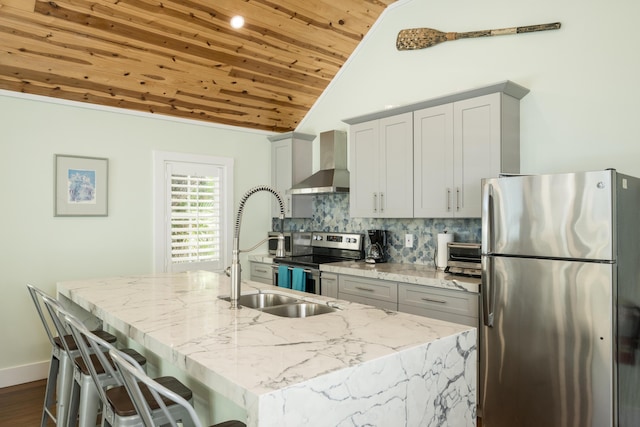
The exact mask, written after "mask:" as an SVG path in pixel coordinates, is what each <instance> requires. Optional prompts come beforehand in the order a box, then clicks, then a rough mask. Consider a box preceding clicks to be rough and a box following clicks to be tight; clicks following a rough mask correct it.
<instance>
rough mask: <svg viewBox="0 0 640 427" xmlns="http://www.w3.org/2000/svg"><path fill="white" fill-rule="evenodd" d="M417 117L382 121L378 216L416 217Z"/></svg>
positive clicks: (406, 116)
mask: <svg viewBox="0 0 640 427" xmlns="http://www.w3.org/2000/svg"><path fill="white" fill-rule="evenodd" d="M412 124H413V114H412V113H405V114H399V115H397V116H393V117H387V118H384V119H381V120H380V166H379V175H380V190H379V192H378V217H382V218H412V217H413V125H412Z"/></svg>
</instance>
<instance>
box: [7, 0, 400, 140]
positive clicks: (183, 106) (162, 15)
mask: <svg viewBox="0 0 640 427" xmlns="http://www.w3.org/2000/svg"><path fill="white" fill-rule="evenodd" d="M394 1H395V0H162V1H157V0H55V1H39V0H0V89H6V90H10V91H17V92H24V93H29V94H37V95H44V96H49V97H55V98H62V99H68V100H74V101H81V102H88V103H92V104H99V105H107V106H113V107H121V108H126V109H131V110H139V111H149V112H152V113H156V114H163V115H170V116H176V117H182V118H190V119H198V120H204V121H208V122H214V123H221V124H226V125H232V126H241V127H246V128H253V129H262V130H269V131H275V132H287V131H291V130H294V129H295V128H296V126H297V124H298V123H299V122H300V120H301V119H302V118H303V117H304V115H305V114H306V113H307V112H308V111H309V109H310V108H311V106H312V105H313V103H314V102H315V101H316V99H317V98H318V97H319V96H320V94H321V93H322V91H323V90H324V89H325V88H326V87H327V85H328V84H329V82H330V81H331V79H332V78H333V77H334V76H335V75H336V73H337V72H338V70H339V69H340V67H341V66H342V65H343V64H344V63H345V61H346V60H347V58H348V57H349V55H350V54H351V53H352V52H353V50H354V49H355V48H356V46H357V45H358V43H359V42H360V41H361V40H362V38H363V37H364V35H365V34H366V33H367V31H368V30H369V29H370V28H371V26H372V25H373V23H374V22H375V21H376V19H377V18H378V17H379V16H380V14H381V13H382V11H383V10H384V9H385V8H386V7H387V6H388V5H389V4H391V3H393V2H394ZM234 15H242V16H244V18H245V21H246V23H245V26H244V27H243V28H242V29H239V30H235V29H233V28H231V27H230V25H229V21H230V19H231V17H232V16H234ZM394 42H395V41H394V40H390V41H389V43H394Z"/></svg>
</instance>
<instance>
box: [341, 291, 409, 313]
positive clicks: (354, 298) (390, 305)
mask: <svg viewBox="0 0 640 427" xmlns="http://www.w3.org/2000/svg"><path fill="white" fill-rule="evenodd" d="M338 298H339V299H343V300H345V301H351V302H357V303H358V304H364V305H370V306H373V307H378V308H384V309H385V310H392V311H398V304H397V303H395V302H390V301H383V300H379V299H375V298H366V297H361V296H360V295H352V294H345V293H338Z"/></svg>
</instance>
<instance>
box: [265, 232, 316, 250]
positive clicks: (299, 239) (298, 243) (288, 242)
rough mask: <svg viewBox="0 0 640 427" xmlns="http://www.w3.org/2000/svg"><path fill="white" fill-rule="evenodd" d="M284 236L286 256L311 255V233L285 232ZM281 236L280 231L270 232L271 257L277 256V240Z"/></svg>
mask: <svg viewBox="0 0 640 427" xmlns="http://www.w3.org/2000/svg"><path fill="white" fill-rule="evenodd" d="M282 234H284V252H285V255H286V256H292V255H308V254H310V253H311V232H306V231H285V232H284V233H282ZM279 235H280V232H279V231H270V232H269V234H268V237H269V240H268V242H269V253H270V254H271V255H275V254H276V249H277V246H278V241H277V240H276V238H277V237H278V236H279Z"/></svg>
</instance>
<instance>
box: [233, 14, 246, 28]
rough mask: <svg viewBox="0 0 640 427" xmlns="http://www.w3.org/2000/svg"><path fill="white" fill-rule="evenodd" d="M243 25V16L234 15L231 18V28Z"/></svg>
mask: <svg viewBox="0 0 640 427" xmlns="http://www.w3.org/2000/svg"><path fill="white" fill-rule="evenodd" d="M243 25H244V18H243V17H242V16H240V15H236V16H234V17H233V18H231V26H232V27H233V28H242V26H243Z"/></svg>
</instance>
